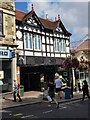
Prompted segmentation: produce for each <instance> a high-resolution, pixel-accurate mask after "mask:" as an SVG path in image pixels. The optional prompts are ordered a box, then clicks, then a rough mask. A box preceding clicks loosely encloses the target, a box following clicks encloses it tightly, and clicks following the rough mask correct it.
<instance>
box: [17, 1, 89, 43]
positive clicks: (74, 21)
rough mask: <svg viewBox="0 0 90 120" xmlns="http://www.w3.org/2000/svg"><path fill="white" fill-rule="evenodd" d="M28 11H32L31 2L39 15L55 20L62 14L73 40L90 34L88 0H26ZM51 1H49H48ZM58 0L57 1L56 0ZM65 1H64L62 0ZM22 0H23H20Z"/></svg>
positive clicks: (61, 16)
mask: <svg viewBox="0 0 90 120" xmlns="http://www.w3.org/2000/svg"><path fill="white" fill-rule="evenodd" d="M16 1H17V0H16ZM25 1H26V2H27V8H26V9H27V11H31V4H32V3H33V5H34V9H35V11H36V14H37V15H38V16H41V17H43V18H45V15H46V14H48V18H49V19H52V20H55V17H57V18H58V14H60V18H61V21H62V22H63V24H64V25H65V27H66V29H67V30H68V31H69V32H71V34H72V36H71V42H72V41H79V40H81V39H82V38H83V37H84V36H85V35H86V34H88V0H79V2H77V1H78V0H73V2H71V0H25ZM48 1H49V2H48ZM55 1H56V2H55ZM61 1H63V2H61ZM18 2H22V0H18Z"/></svg>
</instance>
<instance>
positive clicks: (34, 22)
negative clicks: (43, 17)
mask: <svg viewBox="0 0 90 120" xmlns="http://www.w3.org/2000/svg"><path fill="white" fill-rule="evenodd" d="M22 22H24V23H26V24H28V25H31V26H36V27H41V28H43V26H42V24H41V22H40V21H39V19H38V17H37V15H36V14H35V12H32V13H30V14H28V15H26V16H25V17H24V19H23V20H22Z"/></svg>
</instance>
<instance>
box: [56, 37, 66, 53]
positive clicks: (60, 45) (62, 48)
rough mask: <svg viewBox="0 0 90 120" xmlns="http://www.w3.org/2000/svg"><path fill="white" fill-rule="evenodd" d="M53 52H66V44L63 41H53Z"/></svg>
mask: <svg viewBox="0 0 90 120" xmlns="http://www.w3.org/2000/svg"><path fill="white" fill-rule="evenodd" d="M54 51H56V52H61V51H66V43H65V40H64V39H61V40H60V39H57V38H55V39H54Z"/></svg>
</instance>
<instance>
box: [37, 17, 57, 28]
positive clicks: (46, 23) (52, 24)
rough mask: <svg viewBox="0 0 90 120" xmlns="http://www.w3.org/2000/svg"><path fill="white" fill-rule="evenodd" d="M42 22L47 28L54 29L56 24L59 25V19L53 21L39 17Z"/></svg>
mask: <svg viewBox="0 0 90 120" xmlns="http://www.w3.org/2000/svg"><path fill="white" fill-rule="evenodd" d="M39 20H40V22H41V23H42V25H43V26H44V27H45V28H46V29H51V30H54V29H55V28H56V26H57V25H58V22H59V20H57V21H55V22H52V21H50V20H48V19H43V18H40V17H39Z"/></svg>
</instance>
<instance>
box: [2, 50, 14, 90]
mask: <svg viewBox="0 0 90 120" xmlns="http://www.w3.org/2000/svg"><path fill="white" fill-rule="evenodd" d="M14 56H15V52H14V51H13V50H7V49H0V63H1V68H0V73H1V74H0V76H1V77H0V83H1V82H2V84H1V87H2V92H9V91H12V84H13V81H12V80H13V76H14V73H13V72H14V70H13V67H14V63H13V59H14V58H13V57H14Z"/></svg>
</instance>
